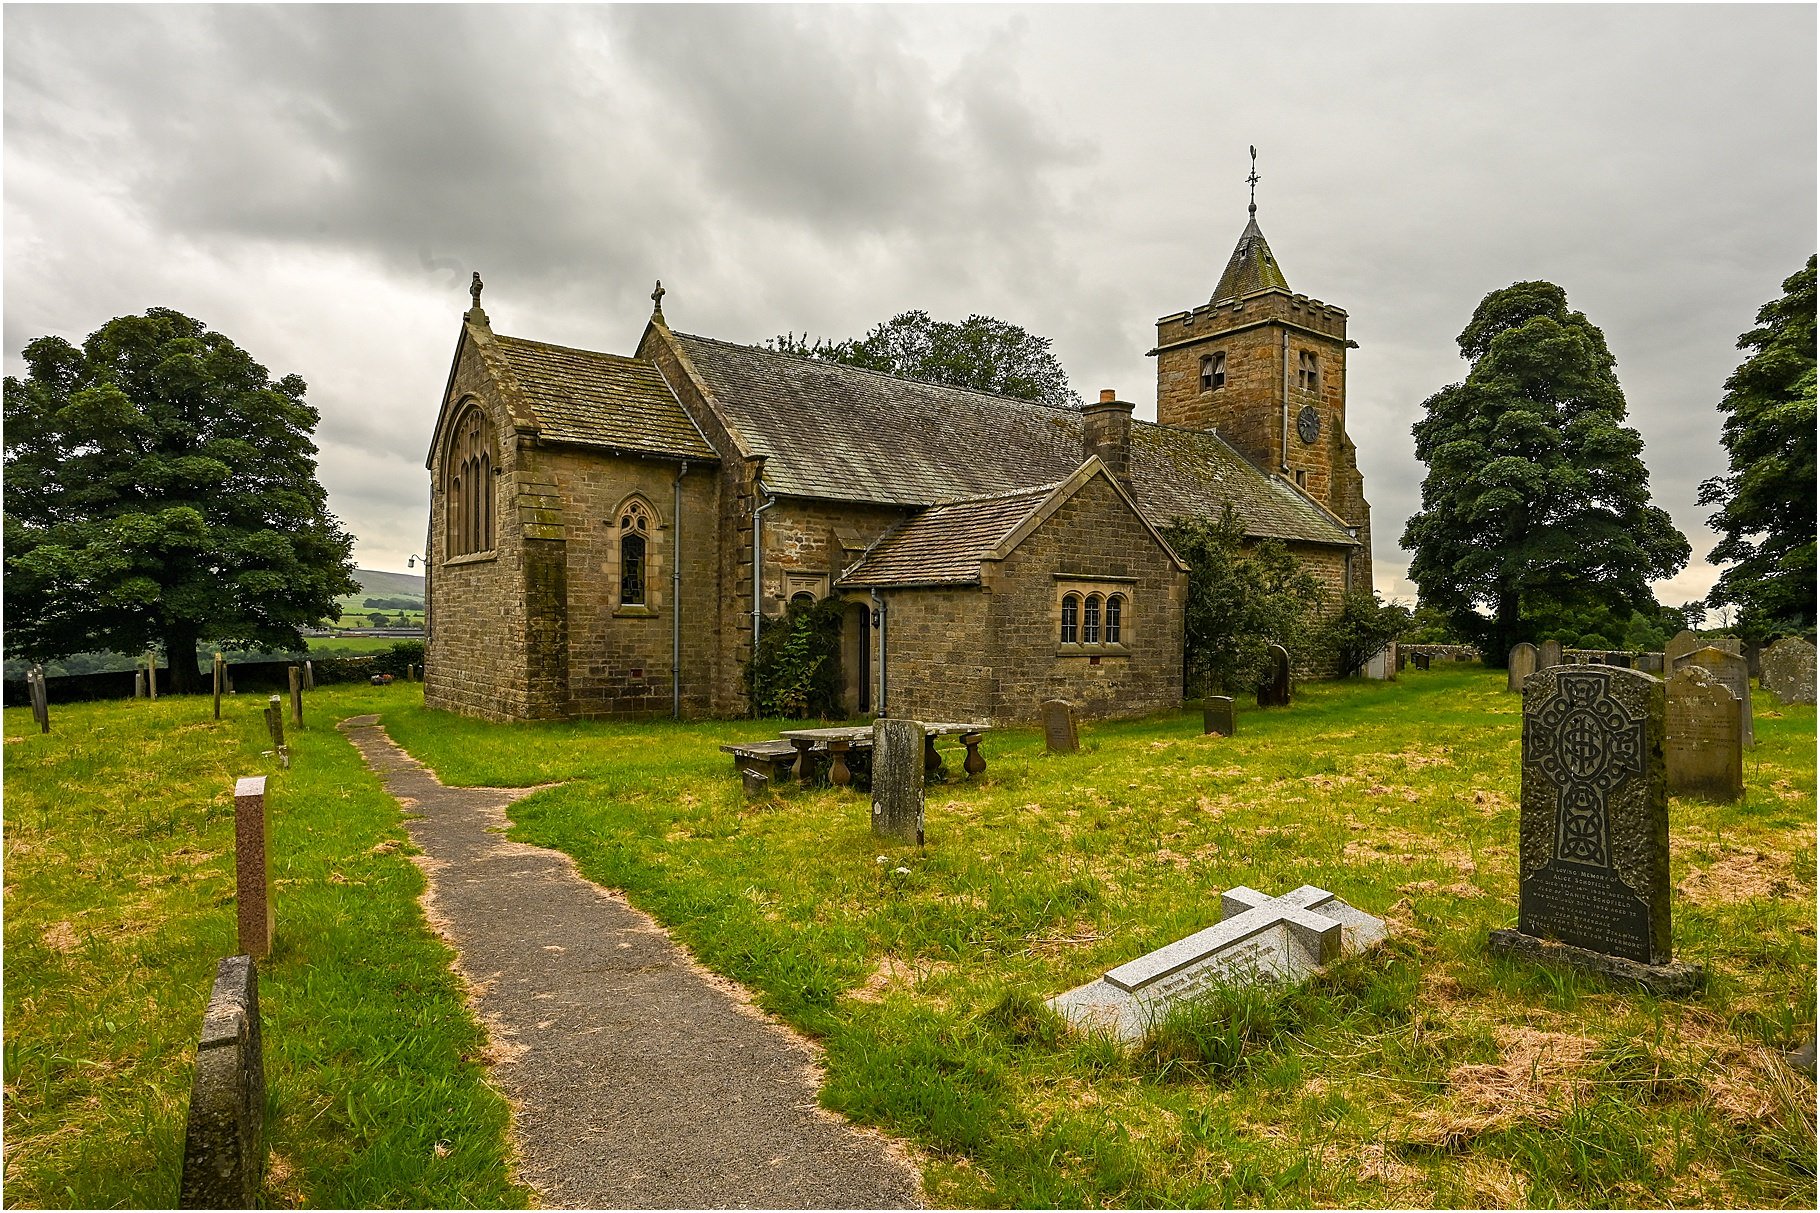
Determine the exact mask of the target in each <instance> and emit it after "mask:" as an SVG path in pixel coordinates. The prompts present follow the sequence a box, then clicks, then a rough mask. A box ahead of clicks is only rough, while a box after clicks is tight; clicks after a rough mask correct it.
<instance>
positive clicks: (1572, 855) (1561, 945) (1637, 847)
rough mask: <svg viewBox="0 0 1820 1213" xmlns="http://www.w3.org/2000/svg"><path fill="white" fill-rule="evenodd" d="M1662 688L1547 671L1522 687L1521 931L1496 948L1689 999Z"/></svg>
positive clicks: (1608, 673) (1612, 674)
mask: <svg viewBox="0 0 1820 1213" xmlns="http://www.w3.org/2000/svg"><path fill="white" fill-rule="evenodd" d="M1665 712H1666V703H1665V698H1664V693H1663V687H1662V683H1661V682H1660V681H1659V680H1658V679H1655V678H1652V677H1650V676H1649V675H1648V674H1643V673H1639V672H1637V671H1635V670H1618V669H1612V668H1609V667H1594V666H1568V667H1555V668H1551V669H1545V670H1538V671H1537V672H1536V673H1535V674H1532V675H1531V676H1530V678H1529V681H1528V682H1526V683H1524V685H1523V790H1522V808H1521V815H1520V824H1519V837H1518V853H1519V866H1518V892H1517V929H1516V930H1515V931H1510V930H1496V931H1493V932H1492V933H1491V946H1492V950H1493V951H1495V952H1500V953H1508V952H1521V953H1524V954H1526V955H1531V956H1539V957H1549V958H1554V959H1559V960H1562V961H1565V962H1567V963H1569V964H1572V965H1575V966H1576V967H1580V968H1585V969H1589V970H1593V971H1596V972H1601V973H1605V974H1608V975H1611V976H1616V977H1620V978H1624V979H1627V980H1630V981H1633V982H1637V983H1639V984H1641V985H1643V986H1645V987H1647V988H1649V989H1652V990H1655V991H1657V992H1658V993H1679V992H1685V991H1687V990H1690V989H1692V988H1693V987H1694V986H1695V985H1696V984H1697V983H1698V981H1699V976H1700V974H1699V969H1698V967H1697V966H1692V965H1684V964H1676V963H1674V962H1673V953H1672V948H1671V931H1670V924H1669V871H1668V772H1667V767H1666V764H1665V762H1664V756H1663V730H1664V724H1665Z"/></svg>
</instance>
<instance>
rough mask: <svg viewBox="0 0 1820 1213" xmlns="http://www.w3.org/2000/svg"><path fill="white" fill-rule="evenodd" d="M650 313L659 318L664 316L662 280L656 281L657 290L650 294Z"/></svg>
mask: <svg viewBox="0 0 1820 1213" xmlns="http://www.w3.org/2000/svg"><path fill="white" fill-rule="evenodd" d="M651 311H652V312H653V313H654V314H656V315H658V316H661V315H663V314H664V280H663V279H662V278H659V279H658V280H657V289H656V290H654V291H652V292H651Z"/></svg>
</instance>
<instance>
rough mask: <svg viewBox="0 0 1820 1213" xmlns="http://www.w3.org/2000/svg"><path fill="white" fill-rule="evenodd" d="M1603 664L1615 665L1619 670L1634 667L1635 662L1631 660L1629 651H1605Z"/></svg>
mask: <svg viewBox="0 0 1820 1213" xmlns="http://www.w3.org/2000/svg"><path fill="white" fill-rule="evenodd" d="M1605 664H1606V665H1615V666H1617V667H1618V668H1619V669H1620V670H1629V669H1634V668H1635V663H1633V662H1632V661H1631V659H1630V654H1629V653H1607V654H1606V655H1605Z"/></svg>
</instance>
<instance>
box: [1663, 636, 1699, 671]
mask: <svg viewBox="0 0 1820 1213" xmlns="http://www.w3.org/2000/svg"><path fill="white" fill-rule="evenodd" d="M1705 647H1706V641H1704V640H1702V639H1700V638H1699V637H1698V636H1696V635H1694V634H1693V633H1692V632H1690V631H1688V630H1687V629H1686V628H1682V629H1681V630H1680V631H1679V632H1676V633H1675V634H1674V637H1673V639H1671V640H1670V641H1669V642H1668V643H1667V644H1665V645H1663V646H1662V671H1663V673H1664V674H1665V675H1666V674H1672V673H1674V672H1675V666H1676V665H1677V664H1679V663H1680V661H1681V659H1682V658H1683V657H1685V656H1687V655H1688V654H1689V653H1691V652H1693V651H1694V650H1695V649H1699V648H1705Z"/></svg>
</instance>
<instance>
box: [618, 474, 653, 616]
mask: <svg viewBox="0 0 1820 1213" xmlns="http://www.w3.org/2000/svg"><path fill="white" fill-rule="evenodd" d="M650 543H651V511H650V509H649V508H648V507H647V506H646V505H645V503H644V502H642V501H638V500H632V501H628V502H626V504H625V505H623V506H621V507H620V509H619V604H620V605H621V606H643V605H645V556H646V553H647V552H648V550H649V548H650Z"/></svg>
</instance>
